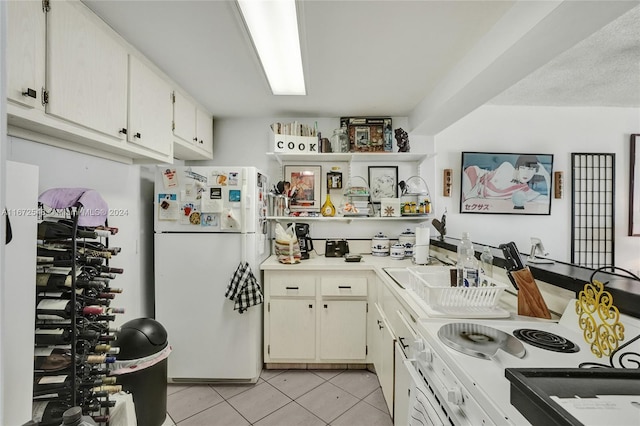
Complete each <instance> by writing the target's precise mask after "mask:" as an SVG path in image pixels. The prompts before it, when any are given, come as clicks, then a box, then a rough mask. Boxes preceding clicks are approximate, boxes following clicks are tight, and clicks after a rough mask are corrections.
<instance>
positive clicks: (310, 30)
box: [83, 0, 640, 134]
mask: <svg viewBox="0 0 640 426" xmlns="http://www.w3.org/2000/svg"><path fill="white" fill-rule="evenodd" d="M83 2H84V3H85V4H87V5H88V6H89V7H90V8H91V9H92V10H93V11H94V12H96V13H97V14H98V15H99V16H100V17H102V19H103V20H105V21H106V22H107V23H108V24H109V25H111V26H112V27H113V28H114V29H115V30H116V31H117V32H119V33H120V34H121V35H122V36H123V37H124V38H125V39H127V40H128V41H129V42H130V43H131V44H132V45H134V46H135V47H136V48H137V49H138V50H140V51H141V52H142V53H143V54H145V55H146V56H147V57H148V58H149V59H151V60H152V61H153V62H154V63H156V64H157V65H158V66H159V67H160V68H161V69H162V70H163V71H165V72H166V73H167V74H168V75H169V76H170V77H171V78H172V79H174V80H175V81H176V82H177V83H178V84H179V85H180V86H182V87H183V88H184V89H185V90H187V91H188V92H189V93H190V94H191V95H193V96H194V97H195V98H196V99H197V100H198V101H199V102H200V103H201V104H202V105H203V106H205V107H206V108H207V109H208V110H209V111H210V112H211V113H212V114H213V115H214V117H216V118H224V117H277V116H281V117H291V116H294V117H304V116H309V117H338V116H349V115H356V116H375V115H378V116H380V115H384V116H407V117H409V121H410V128H411V129H413V130H414V131H423V132H425V133H428V134H435V133H437V132H439V131H440V130H442V129H444V128H445V127H446V126H448V125H449V124H451V123H453V122H455V121H456V120H457V119H459V118H461V117H462V116H464V115H465V114H467V113H468V112H470V111H472V110H473V109H475V108H476V107H478V106H480V105H482V104H484V103H487V102H490V101H491V102H493V103H499V104H522V105H605V106H608V105H616V106H636V107H638V106H640V90H639V87H640V80H639V76H640V72H639V66H640V34H639V27H640V25H638V22H640V21H639V19H640V7H636V6H637V5H638V4H639V3H638V1H635V0H634V1H585V2H582V1H568V2H561V1H544V2H538V1H515V2H514V1H427V0H424V1H416V0H413V1H390V0H387V1H383V0H360V1H355V0H354V1H336V0H303V1H300V0H298V14H299V16H300V24H299V25H300V28H301V41H302V46H303V61H304V66H305V78H306V85H307V93H308V95H307V96H304V97H294V96H273V95H271V93H270V90H269V86H268V84H267V82H266V79H265V78H264V76H263V73H262V71H261V68H260V63H259V61H258V59H257V56H256V54H255V52H254V50H253V48H252V45H251V41H250V39H249V37H248V36H247V33H246V31H245V28H244V25H243V22H242V19H241V17H240V14H239V12H238V9H237V6H236V4H235V2H234V1H228V0H227V1H223V0H216V1H211V0H209V1H206V0H199V1H188V0H138V1H132V0H121V1H104V0H103V1H101V0H83ZM633 7H635V9H634V10H633V11H631V12H628V13H627V11H628V10H630V9H632V8H633ZM625 13H626V14H625ZM273 25H277V22H274V23H273ZM602 27H604V29H602V30H601V28H602ZM593 33H595V34H594V35H592V34H593ZM576 43H577V44H576ZM574 45H575V47H573V46H574ZM572 47H573V48H572ZM571 48H572V49H571ZM567 49H569V50H567ZM565 51H566V52H565ZM511 86H513V87H511ZM505 90H506V91H505ZM502 92H504V93H502ZM500 93H502V94H500ZM496 95H499V96H497V97H496ZM492 99H493V101H492Z"/></svg>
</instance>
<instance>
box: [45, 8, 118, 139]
mask: <svg viewBox="0 0 640 426" xmlns="http://www.w3.org/2000/svg"><path fill="white" fill-rule="evenodd" d="M100 24H101V23H100V22H97V20H96V19H95V17H94V16H92V14H91V12H90V11H88V9H86V7H84V6H83V5H81V4H79V3H74V2H54V3H52V7H51V10H50V11H49V16H48V21H47V90H48V91H49V102H48V104H47V107H46V110H47V113H49V114H52V115H55V116H57V117H60V118H63V119H65V120H69V121H71V122H73V123H76V124H80V125H82V126H85V127H88V128H90V129H93V130H96V131H98V132H101V133H104V134H106V135H109V136H113V137H115V138H121V139H124V138H125V135H124V133H125V132H126V130H124V129H126V126H127V110H126V105H127V50H126V49H125V48H124V46H123V45H121V44H120V43H119V42H118V41H117V40H116V38H115V37H114V35H113V34H111V33H109V32H107V27H106V25H100Z"/></svg>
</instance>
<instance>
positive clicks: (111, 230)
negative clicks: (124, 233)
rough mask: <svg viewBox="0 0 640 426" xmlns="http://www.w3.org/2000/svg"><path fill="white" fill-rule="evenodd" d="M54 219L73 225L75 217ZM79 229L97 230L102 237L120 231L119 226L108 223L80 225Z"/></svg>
mask: <svg viewBox="0 0 640 426" xmlns="http://www.w3.org/2000/svg"><path fill="white" fill-rule="evenodd" d="M46 220H48V219H46ZM54 221H55V222H58V223H63V224H65V225H68V226H71V227H73V219H66V218H57V219H55V220H54ZM78 229H81V230H83V231H95V232H97V233H98V236H100V237H108V236H110V235H115V234H117V233H118V228H116V227H113V226H106V225H99V226H82V225H78ZM100 231H106V232H100Z"/></svg>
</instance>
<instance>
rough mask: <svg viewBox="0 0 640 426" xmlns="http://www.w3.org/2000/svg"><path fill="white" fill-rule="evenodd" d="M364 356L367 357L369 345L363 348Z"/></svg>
mask: <svg viewBox="0 0 640 426" xmlns="http://www.w3.org/2000/svg"><path fill="white" fill-rule="evenodd" d="M364 354H365V355H369V345H365V346H364Z"/></svg>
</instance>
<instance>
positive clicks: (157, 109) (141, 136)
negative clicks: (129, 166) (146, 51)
mask: <svg viewBox="0 0 640 426" xmlns="http://www.w3.org/2000/svg"><path fill="white" fill-rule="evenodd" d="M171 94H172V89H171V86H170V85H169V83H167V82H166V81H165V80H163V79H162V78H161V77H160V76H159V75H158V74H156V73H154V72H153V71H152V70H151V69H149V67H148V66H146V65H145V64H144V63H142V61H141V60H140V59H138V58H136V57H135V56H132V55H129V105H128V111H129V125H128V129H127V130H128V131H127V140H128V141H129V142H131V143H134V144H137V145H140V146H142V147H144V148H147V149H150V150H153V151H156V152H159V153H161V154H166V155H170V154H172V153H173V137H172V134H171V118H172V113H173V111H172V103H171Z"/></svg>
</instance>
